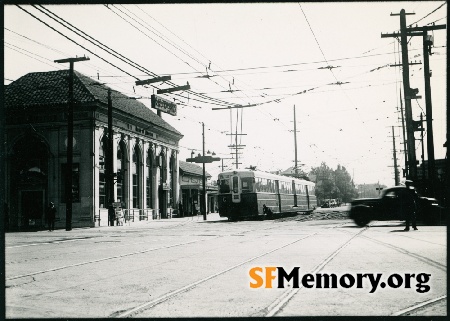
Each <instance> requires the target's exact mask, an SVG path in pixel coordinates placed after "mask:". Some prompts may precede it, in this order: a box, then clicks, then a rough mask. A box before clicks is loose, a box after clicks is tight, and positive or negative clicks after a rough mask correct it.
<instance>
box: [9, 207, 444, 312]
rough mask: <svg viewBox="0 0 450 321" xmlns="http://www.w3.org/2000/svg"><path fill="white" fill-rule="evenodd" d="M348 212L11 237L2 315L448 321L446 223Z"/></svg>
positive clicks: (194, 220)
mask: <svg viewBox="0 0 450 321" xmlns="http://www.w3.org/2000/svg"><path fill="white" fill-rule="evenodd" d="M347 209H348V208H346V207H343V208H332V209H317V210H316V211H314V213H313V214H311V215H297V216H290V217H282V218H277V219H273V220H263V221H256V220H255V221H237V222H229V221H227V220H226V219H224V218H220V217H219V215H218V214H209V215H208V220H207V221H203V219H202V217H201V216H194V217H185V218H174V219H167V220H155V221H148V222H147V221H145V222H138V223H135V224H134V225H131V226H114V227H99V228H86V229H73V230H72V231H69V232H68V231H65V230H55V231H53V232H48V231H40V232H26V233H7V234H6V236H5V239H6V244H5V246H6V249H5V255H6V256H5V261H6V268H5V269H6V290H5V291H6V292H5V293H6V317H7V318H88V317H89V318H96V317H102V318H105V317H140V318H151V317H251V316H256V317H258V316H391V315H421V316H429V315H434V316H445V315H446V314H447V296H446V295H447V288H446V284H447V264H446V262H447V256H446V255H447V244H446V235H447V231H446V227H445V226H422V225H420V224H419V226H418V228H419V230H418V231H410V232H403V231H402V230H403V228H404V225H403V223H402V222H400V221H383V222H381V221H380V222H377V221H373V222H371V223H370V224H369V226H368V227H365V228H359V227H357V226H356V225H355V224H354V223H353V222H352V221H351V220H349V219H348V218H346V217H345V211H346V210H347ZM336 213H341V214H342V213H344V215H341V217H338V216H337V215H335V216H333V214H336ZM270 267H274V268H273V269H272V270H271V269H270ZM275 267H279V268H278V269H276V268H275ZM296 267H298V269H295V268H296ZM268 268H269V269H268ZM280 268H281V270H284V271H285V272H286V273H288V274H289V273H291V271H297V272H298V273H297V274H296V276H298V279H297V281H298V282H297V283H298V284H296V282H295V281H296V279H295V277H294V278H291V279H290V281H289V282H288V279H286V278H285V280H284V286H285V287H284V288H280V287H279V285H280V284H279V281H280V279H279V278H278V274H277V271H278V272H279V271H280ZM252 269H253V270H252ZM250 271H253V272H255V271H256V272H255V274H253V277H252V276H251V274H250ZM268 271H269V272H268ZM325 274H326V275H333V274H334V275H336V282H332V278H331V277H330V278H329V279H328V280H327V281H330V282H329V284H327V283H328V282H324V281H325V278H323V279H321V280H322V284H320V282H319V278H320V276H323V275H325ZM308 275H309V276H308ZM291 276H294V273H292V274H291ZM270 279H272V281H271V280H270ZM258 282H263V283H262V285H261V286H259V287H257V286H256V285H258ZM252 284H253V286H254V287H253V288H252V287H251V285H252ZM270 284H271V286H272V287H269V285H270Z"/></svg>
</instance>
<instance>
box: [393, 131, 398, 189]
mask: <svg viewBox="0 0 450 321" xmlns="http://www.w3.org/2000/svg"><path fill="white" fill-rule="evenodd" d="M392 148H393V149H394V181H395V186H398V185H400V179H399V177H398V170H397V166H398V165H397V150H396V149H395V132H394V126H392Z"/></svg>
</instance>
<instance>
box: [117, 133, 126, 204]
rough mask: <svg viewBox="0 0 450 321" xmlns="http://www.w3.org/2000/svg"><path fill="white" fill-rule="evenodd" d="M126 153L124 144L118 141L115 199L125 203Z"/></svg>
mask: <svg viewBox="0 0 450 321" xmlns="http://www.w3.org/2000/svg"><path fill="white" fill-rule="evenodd" d="M126 171H127V153H126V148H125V144H124V143H123V142H120V143H119V146H117V201H118V202H122V203H125V206H126V205H127V204H126V195H127V194H126V191H127V180H126Z"/></svg>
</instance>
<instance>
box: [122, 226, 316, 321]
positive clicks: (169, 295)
mask: <svg viewBox="0 0 450 321" xmlns="http://www.w3.org/2000/svg"><path fill="white" fill-rule="evenodd" d="M318 233H319V232H315V233H313V234H309V235H306V236H304V237H301V238H299V239H296V240H295V241H292V242H289V243H286V244H284V245H282V246H279V247H277V248H274V249H272V250H270V251H267V252H265V253H262V254H260V255H257V256H254V257H252V258H250V259H247V260H245V261H243V262H241V263H238V264H235V265H233V266H231V267H228V268H226V269H224V270H222V271H220V272H217V273H215V274H212V275H210V276H207V277H205V278H203V279H201V280H198V281H196V282H193V283H191V284H188V285H186V286H184V287H182V288H179V289H177V290H174V291H171V292H168V293H166V294H164V295H162V296H160V297H159V298H156V299H154V300H152V301H149V302H146V303H144V304H141V305H139V306H137V307H135V308H132V309H131V310H128V311H126V312H123V313H118V312H115V313H114V316H115V317H119V318H123V317H130V316H133V315H135V314H138V313H140V312H142V311H144V310H148V309H151V308H153V307H154V306H156V305H158V304H160V303H163V302H165V301H167V300H170V299H171V298H172V297H174V296H176V295H178V294H180V293H184V292H187V291H189V290H191V289H193V288H195V287H197V286H198V285H200V284H202V283H205V282H207V281H209V280H211V279H214V278H216V277H218V276H220V275H223V274H225V273H227V272H229V271H231V270H233V269H235V268H238V267H240V266H242V265H244V264H247V263H249V262H252V261H254V260H256V259H258V258H261V257H263V256H266V255H268V254H270V253H273V252H276V251H278V250H280V249H283V248H285V247H288V246H290V245H292V244H295V243H297V242H299V241H301V240H304V239H306V238H309V237H311V236H314V235H316V234H318Z"/></svg>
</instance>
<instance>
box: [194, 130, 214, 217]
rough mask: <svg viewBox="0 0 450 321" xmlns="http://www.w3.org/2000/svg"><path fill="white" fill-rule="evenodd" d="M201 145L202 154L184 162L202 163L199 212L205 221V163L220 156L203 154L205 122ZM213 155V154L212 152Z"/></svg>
mask: <svg viewBox="0 0 450 321" xmlns="http://www.w3.org/2000/svg"><path fill="white" fill-rule="evenodd" d="M202 145H203V155H202V156H200V154H198V156H197V157H191V158H187V159H186V162H189V163H202V164H203V175H202V186H203V192H202V193H201V198H200V212H201V213H202V214H203V220H205V221H206V170H205V163H212V162H215V161H220V157H212V156H205V123H203V122H202ZM213 155H215V154H214V153H213Z"/></svg>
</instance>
